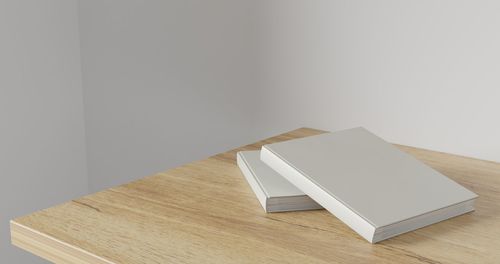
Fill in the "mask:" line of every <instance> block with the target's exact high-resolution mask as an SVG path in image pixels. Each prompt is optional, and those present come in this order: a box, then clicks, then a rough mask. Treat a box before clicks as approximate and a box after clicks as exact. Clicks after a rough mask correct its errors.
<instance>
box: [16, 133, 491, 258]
mask: <svg viewBox="0 0 500 264" xmlns="http://www.w3.org/2000/svg"><path fill="white" fill-rule="evenodd" d="M318 133H321V131H318V130H313V129H308V128H301V129H298V130H294V131H291V132H289V133H286V134H282V135H279V136H276V137H272V138H269V139H266V140H263V141H260V142H257V143H255V144H251V145H248V146H244V147H241V148H238V149H235V150H232V151H228V152H225V153H221V154H218V155H215V156H212V157H209V158H207V159H204V160H200V161H195V162H192V163H189V164H186V165H184V166H181V167H178V168H175V169H171V170H168V171H166V172H163V173H158V174H156V175H153V176H150V177H145V178H143V179H140V180H137V181H134V182H131V183H128V184H124V185H121V186H117V187H114V188H110V189H107V190H104V191H101V192H98V193H94V194H91V195H87V196H84V197H82V198H79V199H76V200H72V201H69V202H67V203H64V204H61V205H58V206H54V207H51V208H48V209H45V210H41V211H39V212H35V213H33V214H30V215H27V216H23V217H20V218H17V219H14V220H12V221H11V237H12V243H13V244H14V245H17V246H19V247H21V248H23V249H25V250H28V251H30V252H32V253H34V254H36V255H38V256H41V257H43V258H45V259H47V260H50V261H53V262H57V263H500V164H498V163H494V162H488V161H482V160H476V159H471V158H465V157H460V156H455V155H450V154H445V153H439V152H434V151H428V150H422V149H417V148H411V147H405V146H398V147H400V148H401V149H402V150H403V151H406V152H408V153H410V154H411V155H414V156H415V157H416V158H418V159H420V160H422V161H423V162H425V163H427V164H429V165H430V166H432V167H434V168H435V169H437V170H438V171H440V172H442V173H444V174H445V175H447V176H449V177H450V178H452V179H453V180H455V181H457V182H459V183H460V184H462V185H464V186H465V187H467V188H468V189H470V190H472V191H474V192H476V193H477V194H479V199H478V200H477V203H476V211H475V212H473V213H469V214H466V215H463V216H459V217H456V218H453V219H450V220H447V221H444V222H441V223H438V224H435V225H432V226H429V227H425V228H422V229H419V230H417V231H414V232H410V233H407V234H403V235H400V236H397V237H395V238H392V239H389V240H386V241H383V242H381V243H378V244H370V243H368V242H366V241H365V240H364V239H363V238H361V237H360V236H358V235H357V234H356V233H355V232H353V231H352V230H350V229H349V228H348V227H347V226H346V225H344V224H343V223H342V222H340V221H339V220H337V219H336V218H335V217H334V216H333V215H331V214H330V213H328V212H327V211H325V210H316V211H304V212H289V213H269V214H266V213H264V212H263V210H262V208H261V206H260V204H259V202H258V201H257V199H256V197H255V195H254V194H253V192H252V191H251V189H250V187H249V186H248V184H247V183H246V181H245V179H244V177H243V175H242V174H241V173H240V171H239V169H238V167H237V166H236V162H235V154H236V152H237V151H238V150H256V149H259V148H260V146H261V145H262V144H265V143H273V142H278V141H283V140H288V139H293V138H299V137H304V136H309V135H314V134H318Z"/></svg>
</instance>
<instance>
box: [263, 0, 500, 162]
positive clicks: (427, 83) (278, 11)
mask: <svg viewBox="0 0 500 264" xmlns="http://www.w3.org/2000/svg"><path fill="white" fill-rule="evenodd" d="M258 10H259V15H258V20H259V21H260V25H261V27H260V31H259V32H260V34H261V35H260V37H259V40H260V53H261V54H262V58H264V59H263V61H262V63H261V67H260V69H261V73H260V74H261V76H262V78H263V81H262V83H263V84H264V85H263V87H264V88H265V89H266V90H267V94H266V96H265V98H264V99H265V100H266V102H265V103H263V104H262V105H265V106H266V107H267V110H266V111H263V113H265V114H264V115H262V116H261V117H259V118H258V119H259V120H260V121H259V122H260V124H262V125H263V126H265V127H266V129H268V130H269V131H274V132H278V131H285V130H288V129H292V128H295V127H298V126H311V127H317V128H323V129H328V130H338V129H344V128H349V127H355V126H365V127H367V128H368V129H370V130H372V131H373V132H375V133H377V134H379V135H380V136H382V137H383V138H385V139H386V140H389V141H392V142H397V143H402V144H407V145H412V146H418V147H423V148H428V149H435V150H441V151H445V152H451V153H457V154H461V155H466V156H472V157H477V158H481V159H487V160H494V161H500V137H499V135H500V49H499V47H500V30H499V29H500V16H499V15H498V14H499V12H500V3H499V2H498V1H430V0H425V1H400V0H381V1H369V0H367V1H331V0H315V1H298V0H280V1H276V0H275V1H260V6H259V7H258Z"/></svg>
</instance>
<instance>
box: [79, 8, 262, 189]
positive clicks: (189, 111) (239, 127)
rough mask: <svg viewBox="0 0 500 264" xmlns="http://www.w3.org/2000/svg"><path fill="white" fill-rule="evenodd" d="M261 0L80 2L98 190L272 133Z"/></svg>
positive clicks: (87, 108) (88, 115) (94, 177)
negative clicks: (259, 120)
mask: <svg viewBox="0 0 500 264" xmlns="http://www.w3.org/2000/svg"><path fill="white" fill-rule="evenodd" d="M254 8H255V4H254V3H253V1H247V0H212V1H205V0H171V1H133V0H128V1H123V0H107V1H101V0H85V1H80V2H79V15H80V32H81V49H82V50H81V54H82V59H83V86H84V98H85V101H84V104H85V117H86V134H87V144H88V145H87V149H88V155H87V157H88V164H89V175H90V183H91V190H99V189H102V188H104V187H109V186H113V185H116V184H119V183H123V182H126V181H129V180H132V179H136V178H140V177H143V176H146V175H149V174H152V173H156V172H158V171H163V170H165V169H168V168H171V167H174V166H177V165H180V164H183V163H186V162H190V161H193V160H196V159H201V158H204V157H207V156H209V155H212V154H215V153H218V152H221V151H224V150H228V149H230V148H233V147H236V146H238V145H242V144H245V143H248V142H252V141H255V140H257V139H259V138H260V137H263V136H268V133H269V132H267V131H266V130H265V128H262V127H258V126H256V123H255V121H256V120H255V116H256V112H257V111H259V99H260V98H262V97H263V96H262V95H261V94H260V93H261V91H260V88H259V87H258V86H256V85H255V80H257V77H256V76H255V73H256V72H257V67H256V64H255V63H256V55H257V54H256V52H257V49H256V48H255V44H254V43H255V40H256V38H255V29H256V28H255V27H256V25H255V22H256V20H255V9H254Z"/></svg>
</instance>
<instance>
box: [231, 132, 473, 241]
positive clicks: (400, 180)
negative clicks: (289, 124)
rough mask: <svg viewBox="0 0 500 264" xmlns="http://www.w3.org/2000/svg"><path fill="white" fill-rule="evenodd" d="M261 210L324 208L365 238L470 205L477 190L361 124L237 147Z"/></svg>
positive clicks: (443, 217) (384, 235)
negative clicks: (243, 148) (247, 147)
mask: <svg viewBox="0 0 500 264" xmlns="http://www.w3.org/2000/svg"><path fill="white" fill-rule="evenodd" d="M237 162H238V166H239V168H240V169H241V171H242V173H243V175H244V176H245V178H246V180H247V181H248V183H249V185H250V187H251V188H252V190H253V191H254V192H255V195H256V196H257V199H258V200H259V202H260V204H261V205H262V207H263V208H264V210H265V211H266V212H283V211H297V210H313V209H320V208H325V209H326V210H328V211H329V212H331V213H332V214H333V215H334V216H335V217H337V218H338V219H340V220H341V221H342V222H344V223H345V224H346V225H348V226H349V227H350V228H351V229H352V230H354V231H356V232H357V233H358V234H359V235H361V236H362V237H363V238H365V239H366V240H368V241H369V242H371V243H376V242H379V241H382V240H384V239H387V238H390V237H393V236H396V235H399V234H402V233H405V232H409V231H412V230H415V229H418V228H421V227H424V226H427V225H430V224H433V223H437V222H440V221H443V220H446V219H449V218H451V217H455V216H458V215H461V214H464V213H467V212H470V211H473V210H474V200H475V199H476V198H477V195H476V194H475V193H473V192H471V191H469V190H467V189H466V188H464V187H462V186H461V185H459V184H458V183H456V182H454V181H453V180H451V179H449V178H448V177H446V176H444V175H443V174H441V173H439V172H438V171H436V170H434V169H432V168H430V167H429V166H427V165H425V164H424V163H422V162H420V161H419V160H417V159H415V158H414V157H412V156H410V155H408V154H406V153H404V152H402V151H400V150H399V149H398V148H396V147H394V146H393V145H391V144H389V143H387V142H385V141H384V140H383V139H381V138H379V137H377V136H376V135H374V134H372V133H371V132H369V131H367V130H366V129H364V128H354V129H348V130H343V131H339V132H333V133H325V134H321V135H317V136H310V137H306V138H300V139H295V140H289V141H284V142H279V143H274V144H268V145H264V146H263V147H262V149H261V150H260V151H240V152H238V154H237Z"/></svg>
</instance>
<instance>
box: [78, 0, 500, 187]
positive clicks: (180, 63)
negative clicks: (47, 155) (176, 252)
mask: <svg viewBox="0 0 500 264" xmlns="http://www.w3.org/2000/svg"><path fill="white" fill-rule="evenodd" d="M499 8H500V4H498V3H497V2H494V1H437V2H436V1H418V2H414V1H395V0H394V1H388V0H383V1H376V2H374V1H330V0H328V1H327V0H315V1H297V0H274V1H263V0H261V1H245V0H240V1H230V0H227V1H224V0H216V1H201V0H199V1H194V0H190V1H181V0H171V1H153V0H150V1H132V0H128V1H118V0H107V1H98V0H89V1H80V6H79V15H80V32H81V47H82V51H81V53H82V59H83V86H84V97H85V116H86V134H87V148H88V154H87V157H88V164H89V174H90V185H91V190H99V189H102V188H104V187H109V186H112V185H116V184H119V183H123V182H126V181H129V180H132V179H135V178H139V177H142V176H144V175H148V174H151V173H154V172H157V171H161V170H164V169H167V168H170V167H174V166H177V165H180V164H182V163H185V162H189V161H192V160H196V159H200V158H203V157H205V156H208V155H210V154H214V153H217V152H220V151H223V150H226V149H229V148H232V147H235V146H238V145H241V144H244V143H248V142H252V141H254V140H257V139H259V138H262V137H267V136H270V135H273V134H276V133H281V132H284V131H287V130H290V129H294V128H297V127H300V126H310V127H316V128H322V129H327V130H338V129H344V128H349V127H354V126H365V127H367V128H368V129H370V130H372V131H374V132H375V133H377V134H379V135H381V136H382V137H384V138H385V139H387V140H389V141H392V142H397V143H401V144H407V145H412V146H418V147H423V148H429V149H435V150H441V151H446V152H451V153H457V154H462V155H467V156H473V157H478V158H482V159H488V160H496V161H500V140H498V138H497V135H498V134H500V122H498V121H496V119H498V113H500V104H499V103H498V101H499V99H500V89H499V88H498V87H500V77H499V76H500V75H498V72H499V69H500V50H499V49H498V48H497V47H498V46H499V44H500V43H499V42H500V37H499V33H498V32H499V31H498V30H497V29H498V28H500V17H499V16H497V15H496V14H497V12H498V10H499Z"/></svg>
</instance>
